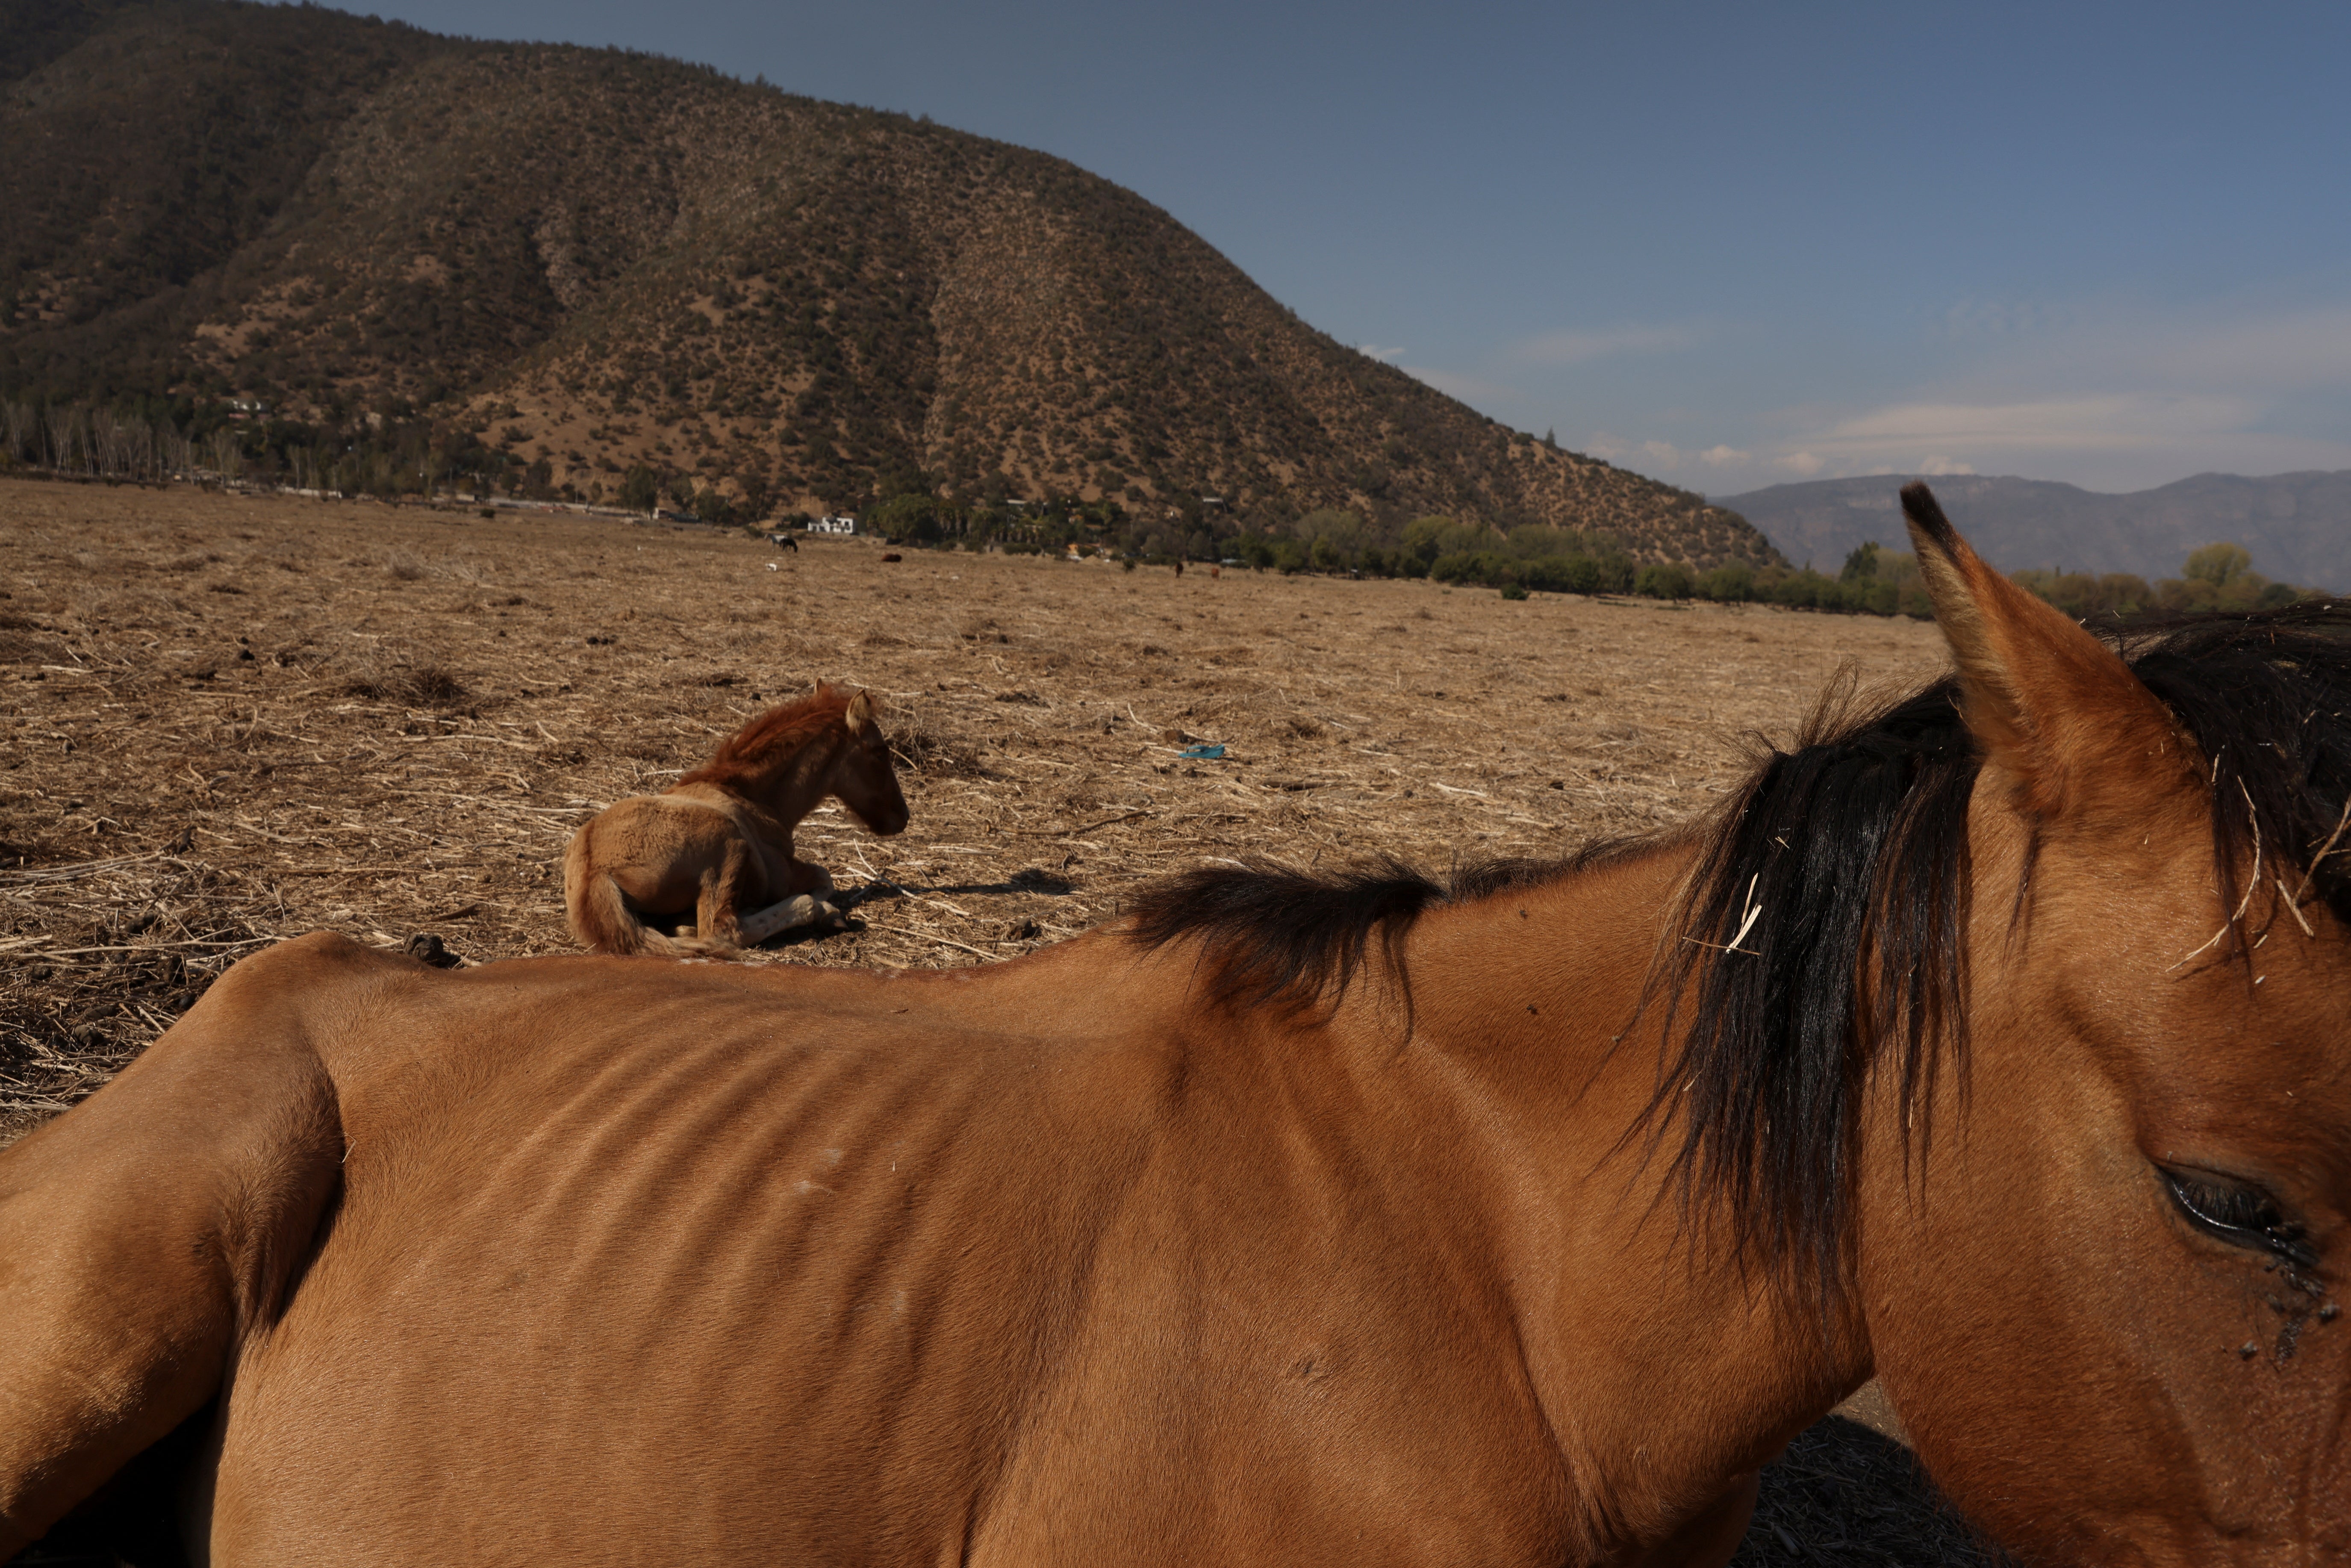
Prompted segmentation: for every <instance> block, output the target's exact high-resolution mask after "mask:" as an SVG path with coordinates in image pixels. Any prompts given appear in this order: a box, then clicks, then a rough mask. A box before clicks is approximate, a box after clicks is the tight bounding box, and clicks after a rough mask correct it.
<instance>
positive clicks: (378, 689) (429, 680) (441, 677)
mask: <svg viewBox="0 0 2351 1568" xmlns="http://www.w3.org/2000/svg"><path fill="white" fill-rule="evenodd" d="M729 681H730V683H731V677H730V678H729ZM722 684H726V683H722ZM342 695H345V696H350V697H366V698H369V699H371V700H372V701H376V702H396V703H407V704H411V705H413V706H417V707H431V708H461V707H464V706H465V705H466V704H467V703H468V702H470V701H471V700H472V699H473V693H472V692H470V691H468V690H467V689H466V687H465V682H464V681H463V680H462V679H460V678H459V677H458V675H457V674H456V673H455V671H453V670H450V669H448V668H446V667H445V666H444V665H441V664H416V665H398V666H393V667H391V668H387V669H378V670H375V671H372V672H371V673H369V674H361V675H353V676H352V677H351V678H350V680H348V681H345V682H344V683H343V685H342Z"/></svg>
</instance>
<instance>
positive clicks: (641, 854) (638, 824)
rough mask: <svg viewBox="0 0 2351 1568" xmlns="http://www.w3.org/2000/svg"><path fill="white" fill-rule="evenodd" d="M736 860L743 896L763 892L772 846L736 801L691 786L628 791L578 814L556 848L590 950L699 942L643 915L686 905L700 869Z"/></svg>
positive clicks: (692, 904)
mask: <svg viewBox="0 0 2351 1568" xmlns="http://www.w3.org/2000/svg"><path fill="white" fill-rule="evenodd" d="M730 856H732V857H735V858H736V859H737V860H738V861H739V862H740V872H739V873H738V875H739V877H740V880H741V883H742V892H743V894H744V895H745V896H747V897H749V898H751V899H752V900H753V901H755V902H759V901H764V899H765V897H766V895H767V894H768V891H769V889H770V886H771V884H772V883H773V882H774V881H775V880H776V879H775V877H774V875H773V874H772V873H773V872H774V869H775V862H777V859H778V855H777V852H775V851H774V850H773V849H771V848H768V847H767V846H764V845H762V844H761V843H760V841H759V835H758V832H757V831H756V825H755V824H753V823H750V822H747V821H745V820H744V816H743V813H742V812H741V811H740V810H729V809H728V807H727V806H726V805H721V804H718V803H716V802H715V801H712V800H704V799H701V798H698V797H696V796H695V795H691V794H684V793H675V792H674V793H671V794H667V795H640V796H632V797H631V798H630V799H628V800H619V801H615V802H614V803H613V804H612V805H611V806H609V807H607V808H606V809H605V810H602V811H601V812H599V813H598V814H597V815H596V816H595V817H593V818H592V819H590V821H587V822H586V823H584V824H582V825H581V827H580V831H578V832H576V833H574V834H572V835H571V841H570V842H569V844H568V845H566V846H565V848H564V852H563V901H564V910H565V913H566V914H567V915H569V916H570V920H571V930H572V934H573V935H574V936H576V937H578V938H579V940H580V943H581V945H582V946H586V947H588V948H589V949H590V951H593V952H599V953H612V954H619V955H622V956H627V955H632V954H641V953H657V954H663V955H667V956H682V955H685V954H691V953H695V952H699V951H701V946H700V945H699V944H696V943H695V942H692V941H681V940H678V939H676V938H674V937H671V936H665V935H664V934H663V933H662V932H660V931H657V930H654V929H653V927H651V926H650V925H647V924H646V922H645V918H644V917H645V916H646V915H690V914H692V913H693V912H694V911H695V908H696V905H697V904H698V902H699V900H700V896H701V893H702V887H703V882H704V879H705V877H706V876H711V875H715V874H716V873H719V872H720V871H721V870H722V869H724V868H725V867H726V864H727V862H728V860H729V857H730Z"/></svg>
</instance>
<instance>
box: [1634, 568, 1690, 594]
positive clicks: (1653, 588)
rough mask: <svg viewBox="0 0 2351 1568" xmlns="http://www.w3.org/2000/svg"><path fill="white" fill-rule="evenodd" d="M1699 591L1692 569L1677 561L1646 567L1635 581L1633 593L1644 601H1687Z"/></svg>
mask: <svg viewBox="0 0 2351 1568" xmlns="http://www.w3.org/2000/svg"><path fill="white" fill-rule="evenodd" d="M1697 589H1698V583H1697V580H1696V579H1695V578H1694V577H1693V576H1692V575H1691V572H1690V569H1689V568H1688V567H1687V566H1685V565H1683V564H1682V563H1681V562H1680V561H1677V560H1669V561H1660V562H1658V563H1656V565H1654V566H1645V567H1643V568H1642V569H1641V574H1640V576H1638V577H1637V578H1635V579H1634V580H1633V591H1634V592H1635V593H1637V594H1639V595H1640V596H1641V597H1642V598H1644V599H1687V598H1688V597H1690V595H1691V594H1692V593H1694V592H1695V591H1697Z"/></svg>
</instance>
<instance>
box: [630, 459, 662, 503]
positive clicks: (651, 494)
mask: <svg viewBox="0 0 2351 1568" xmlns="http://www.w3.org/2000/svg"><path fill="white" fill-rule="evenodd" d="M660 499H661V476H660V475H658V474H655V473H654V472H653V470H652V469H651V468H648V467H646V466H645V465H643V464H642V463H640V464H638V465H636V466H635V467H633V468H632V469H630V470H629V471H628V473H626V474H624V475H622V477H621V505H622V506H623V507H628V508H629V509H630V510H631V511H634V512H650V511H652V510H653V504H654V503H655V502H656V501H659V500H660Z"/></svg>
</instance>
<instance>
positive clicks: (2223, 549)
mask: <svg viewBox="0 0 2351 1568" xmlns="http://www.w3.org/2000/svg"><path fill="white" fill-rule="evenodd" d="M2252 570H2253V558H2252V552H2250V551H2248V550H2247V549H2245V547H2244V546H2242V545H2237V544H2227V543H2221V544H2210V545H2206V546H2204V547H2203V548H2202V549H2192V550H2189V552H2188V564H2187V565H2186V566H2183V567H2181V568H2180V569H2179V575H2180V576H2182V577H2184V578H2186V579H2188V580H2189V581H2190V582H2209V583H2210V584H2211V585H2212V586H2213V587H2215V588H2226V587H2228V586H2229V585H2230V584H2231V583H2232V582H2234V581H2236V580H2238V579H2239V578H2241V577H2243V576H2244V575H2245V574H2246V573H2247V572H2250V571H2252Z"/></svg>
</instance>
